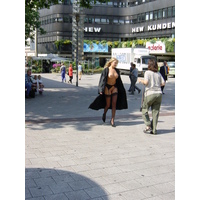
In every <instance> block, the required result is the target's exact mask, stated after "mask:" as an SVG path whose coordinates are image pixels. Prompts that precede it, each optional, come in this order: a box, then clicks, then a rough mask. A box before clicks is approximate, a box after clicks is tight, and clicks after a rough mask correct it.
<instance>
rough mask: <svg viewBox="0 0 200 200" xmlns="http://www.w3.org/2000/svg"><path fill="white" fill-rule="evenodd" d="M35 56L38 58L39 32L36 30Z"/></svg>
mask: <svg viewBox="0 0 200 200" xmlns="http://www.w3.org/2000/svg"><path fill="white" fill-rule="evenodd" d="M35 56H36V57H38V30H37V28H36V29H35Z"/></svg>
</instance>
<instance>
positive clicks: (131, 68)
mask: <svg viewBox="0 0 200 200" xmlns="http://www.w3.org/2000/svg"><path fill="white" fill-rule="evenodd" d="M130 65H131V66H130V71H129V78H130V83H131V72H132V70H133V67H132V66H133V62H131V63H130ZM128 91H129V92H131V84H130V87H129V89H128Z"/></svg>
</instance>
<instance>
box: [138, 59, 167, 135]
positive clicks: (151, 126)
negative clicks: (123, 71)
mask: <svg viewBox="0 0 200 200" xmlns="http://www.w3.org/2000/svg"><path fill="white" fill-rule="evenodd" d="M139 83H143V84H144V85H145V86H146V87H145V92H144V101H143V105H142V118H143V120H144V123H145V125H146V129H145V130H144V132H145V133H151V134H157V130H156V127H157V123H158V117H159V112H160V106H161V102H162V91H161V86H164V85H165V81H164V79H163V77H162V75H161V74H160V73H159V72H158V65H157V62H156V61H155V60H152V59H150V60H149V62H148V70H147V71H146V72H145V74H144V80H142V79H140V80H139ZM150 107H151V110H152V118H153V119H152V122H151V121H150V118H149V114H148V110H149V108H150Z"/></svg>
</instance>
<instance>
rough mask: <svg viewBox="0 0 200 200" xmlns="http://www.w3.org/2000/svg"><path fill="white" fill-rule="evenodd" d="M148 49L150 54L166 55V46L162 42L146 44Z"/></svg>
mask: <svg viewBox="0 0 200 200" xmlns="http://www.w3.org/2000/svg"><path fill="white" fill-rule="evenodd" d="M146 48H148V49H149V53H165V44H164V43H163V42H161V41H157V42H156V43H154V44H152V43H151V42H146Z"/></svg>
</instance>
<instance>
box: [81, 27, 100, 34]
mask: <svg viewBox="0 0 200 200" xmlns="http://www.w3.org/2000/svg"><path fill="white" fill-rule="evenodd" d="M84 31H85V32H90V33H94V32H95V33H99V32H100V31H101V28H100V27H85V28H84Z"/></svg>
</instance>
